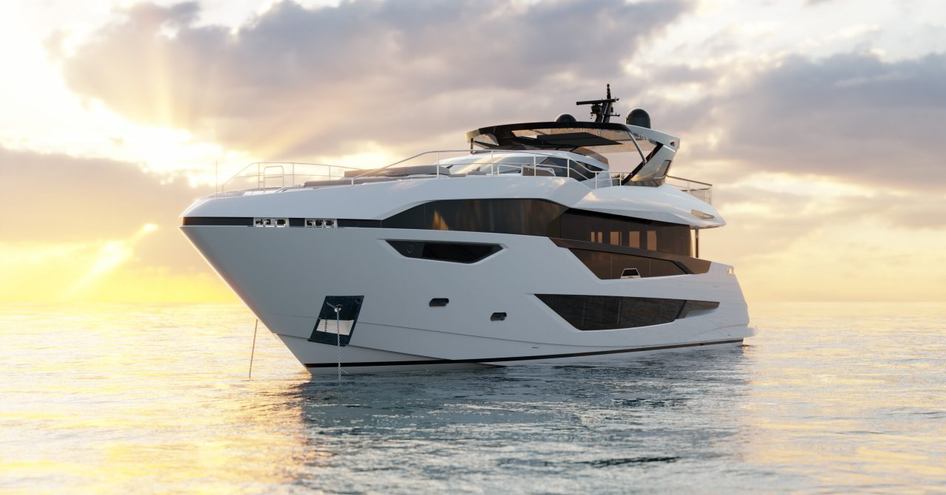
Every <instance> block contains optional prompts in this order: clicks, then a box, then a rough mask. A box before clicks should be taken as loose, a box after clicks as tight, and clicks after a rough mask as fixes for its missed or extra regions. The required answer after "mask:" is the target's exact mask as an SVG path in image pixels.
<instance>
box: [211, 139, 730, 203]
mask: <svg viewBox="0 0 946 495" xmlns="http://www.w3.org/2000/svg"><path fill="white" fill-rule="evenodd" d="M445 153H462V154H464V155H466V156H474V157H476V156H477V155H479V156H483V157H488V159H487V160H484V161H478V160H474V161H472V162H467V163H460V164H456V165H460V166H474V169H473V171H472V172H468V173H469V174H472V175H501V174H516V173H518V174H520V175H539V174H538V171H540V170H542V171H545V172H546V173H549V174H551V175H553V176H556V177H565V178H572V179H576V180H578V181H583V182H584V183H585V184H586V185H587V186H588V187H590V188H593V189H598V188H601V187H613V186H618V185H621V179H623V178H624V177H625V175H626V174H627V172H615V171H611V170H592V169H591V166H590V165H589V164H587V163H585V162H583V161H581V160H575V159H572V158H571V157H569V156H562V154H561V153H555V152H546V151H543V150H469V149H463V150H433V151H424V152H421V153H417V154H415V155H412V156H409V157H407V158H404V159H402V160H398V161H396V162H394V163H391V164H388V165H385V166H383V167H381V168H374V169H367V170H366V169H363V168H357V167H349V166H343V165H329V164H316V163H302V162H274V161H265V162H255V163H252V164H250V165H248V166H247V167H244V168H243V169H242V170H241V171H240V172H237V173H236V174H234V175H233V176H232V177H231V178H230V179H228V180H227V181H226V182H224V184H223V186H222V188H221V194H232V191H234V189H229V188H228V186H230V185H231V184H233V183H235V182H239V181H244V185H246V186H249V187H247V188H246V189H244V190H250V191H254V190H255V191H271V190H284V189H288V188H294V187H300V186H302V185H303V184H305V183H306V182H309V181H311V180H319V179H327V180H328V181H331V182H335V181H338V182H335V183H342V184H345V183H348V184H352V185H354V184H355V183H356V182H359V181H361V180H364V179H367V178H371V177H372V176H376V177H377V178H378V179H379V180H411V179H418V178H438V179H439V178H440V177H442V176H443V177H450V176H451V174H452V173H453V170H452V169H447V170H450V172H444V171H443V170H445V169H444V168H443V167H444V164H442V163H441V162H442V160H440V159H437V160H436V161H435V163H433V164H432V165H433V166H434V170H432V171H431V172H430V173H417V174H414V175H403V176H396V175H386V174H384V173H383V172H382V171H385V170H389V169H391V168H393V167H396V166H397V165H401V164H404V163H406V162H409V161H411V160H415V159H417V158H419V157H423V156H425V155H432V154H445ZM514 154H521V155H528V157H523V158H526V160H519V161H520V162H521V163H516V162H513V163H509V162H508V161H507V162H504V161H503V160H506V159H507V158H508V156H509V155H514ZM496 155H499V157H498V158H497V157H496ZM542 157H550V158H556V159H560V160H564V161H565V164H564V165H561V164H556V163H539V162H540V159H541V158H542ZM529 158H531V160H530V159H529ZM423 165H431V164H430V163H424V164H423ZM446 165H447V166H449V165H450V164H446ZM486 167H488V169H487V168H486ZM287 169H288V172H287ZM270 170H278V172H277V173H269V172H268V171H270ZM351 171H359V172H360V173H357V174H356V175H353V176H351V177H345V173H346V172H351ZM458 175H459V174H457V175H452V176H454V177H456V176H458ZM666 179H667V182H668V183H670V185H673V186H674V187H676V188H678V189H680V190H682V191H684V192H686V193H689V194H691V195H693V196H695V197H697V198H698V199H701V200H703V201H706V202H711V199H712V198H711V196H712V187H713V185H712V184H710V183H708V182H701V181H697V180H692V179H686V178H683V177H677V176H671V175H668V176H666ZM250 181H252V182H250ZM271 181H278V182H279V184H278V185H277V186H270V182H271ZM674 181H679V182H682V183H683V184H674V183H673V182H674ZM246 182H249V184H246ZM228 189H229V190H230V191H231V192H229V193H228V192H227V191H228Z"/></svg>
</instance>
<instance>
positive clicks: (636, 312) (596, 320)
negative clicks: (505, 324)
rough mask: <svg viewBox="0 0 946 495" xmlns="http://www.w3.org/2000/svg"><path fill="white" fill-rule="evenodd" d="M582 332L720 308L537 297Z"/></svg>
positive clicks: (662, 301)
mask: <svg viewBox="0 0 946 495" xmlns="http://www.w3.org/2000/svg"><path fill="white" fill-rule="evenodd" d="M536 297H538V298H539V299H540V300H541V301H542V302H544V303H545V304H547V305H548V306H549V307H550V308H552V310H553V311H555V312H556V313H558V315H559V316H561V317H562V318H563V319H564V320H565V321H567V322H568V323H570V324H571V325H572V326H573V327H575V328H577V329H578V330H615V329H619V328H634V327H645V326H649V325H660V324H662V323H670V322H672V321H674V320H676V319H678V318H685V317H686V316H687V315H688V314H691V313H694V312H697V311H709V310H712V309H715V308H717V307H719V303H718V302H715V301H687V300H685V299H661V298H654V297H620V296H585V295H570V294H536Z"/></svg>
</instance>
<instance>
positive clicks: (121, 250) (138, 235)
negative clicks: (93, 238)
mask: <svg viewBox="0 0 946 495" xmlns="http://www.w3.org/2000/svg"><path fill="white" fill-rule="evenodd" d="M156 230H158V226H157V225H155V224H153V223H146V224H144V225H142V226H141V228H140V229H138V231H137V232H135V234H134V235H133V236H131V237H130V238H128V239H123V240H113V241H107V242H106V243H105V244H102V247H101V248H99V251H98V255H97V256H96V258H95V262H94V263H93V264H92V266H91V267H90V268H89V270H88V271H87V272H86V273H85V275H83V276H82V277H81V278H80V279H79V280H77V281H76V283H75V284H74V285H73V286H72V287H71V288H70V289H69V291H68V292H67V297H73V296H75V295H76V294H78V293H80V292H82V291H84V290H87V289H88V288H90V287H91V286H93V285H94V284H95V283H96V282H97V281H99V280H100V279H101V278H102V277H104V276H105V275H107V274H109V273H110V272H112V271H114V270H115V269H117V268H118V267H120V266H121V265H122V264H124V263H125V262H127V261H128V260H129V259H131V258H132V256H133V255H134V247H135V244H137V243H138V242H139V241H140V240H141V239H143V238H144V237H145V236H147V235H148V234H151V233H153V232H155V231H156Z"/></svg>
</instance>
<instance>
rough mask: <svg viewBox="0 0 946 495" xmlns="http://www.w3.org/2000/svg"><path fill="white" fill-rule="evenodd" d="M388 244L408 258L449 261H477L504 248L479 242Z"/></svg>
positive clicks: (407, 242)
mask: <svg viewBox="0 0 946 495" xmlns="http://www.w3.org/2000/svg"><path fill="white" fill-rule="evenodd" d="M388 244H390V245H391V247H393V248H394V249H396V250H397V252H399V253H401V254H402V255H404V256H407V257H408V258H419V259H425V260H436V261H449V262H452V263H476V262H477V261H480V260H482V259H484V258H487V257H489V256H492V255H493V254H496V253H498V252H499V251H500V250H501V249H502V247H500V246H499V245H498V244H482V243H478V242H438V241H390V240H389V241H388Z"/></svg>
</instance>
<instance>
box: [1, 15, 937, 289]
mask: <svg viewBox="0 0 946 495" xmlns="http://www.w3.org/2000/svg"><path fill="white" fill-rule="evenodd" d="M0 62H2V64H3V77H0V201H2V203H0V204H2V208H0V303H4V302H40V303H65V302H80V303H81V302H89V301H109V302H145V301H147V302H218V301H234V300H235V296H233V295H232V292H231V291H230V290H229V289H228V288H227V287H226V286H225V284H224V283H223V282H221V281H220V280H219V279H218V278H217V276H216V275H215V274H214V273H213V272H212V270H211V269H210V268H209V267H208V266H207V264H206V263H205V262H204V260H203V259H201V257H200V256H199V254H197V252H196V251H195V250H194V249H193V248H192V247H191V246H190V245H189V243H188V242H187V240H186V239H185V238H184V236H183V235H182V234H181V233H180V232H179V230H178V226H179V225H180V219H179V217H178V215H179V214H180V212H181V211H183V210H184V208H186V207H187V205H188V204H189V203H190V202H191V201H193V200H194V199H196V198H197V197H200V196H203V195H206V194H209V193H212V192H213V190H214V187H215V183H216V182H218V181H222V180H225V178H226V177H228V176H229V175H232V174H233V173H235V172H236V171H238V170H239V169H240V168H241V167H242V166H243V165H245V164H247V163H249V162H252V161H254V160H261V159H267V160H295V161H315V162H323V163H339V164H346V165H353V166H373V165H381V164H384V163H387V162H390V161H393V160H395V159H397V158H398V157H400V156H407V155H411V154H414V153H416V152H419V151H423V150H425V149H436V148H440V149H443V148H457V147H462V146H464V145H465V144H466V143H465V141H464V137H463V134H464V132H465V131H467V130H470V129H473V128H476V127H481V126H484V125H489V124H496V123H504V122H515V121H535V120H546V119H552V118H554V117H555V116H556V115H558V114H560V113H563V112H570V113H574V114H576V115H578V116H579V117H585V116H584V115H582V113H581V112H582V110H581V109H579V108H577V107H575V106H574V102H575V101H576V100H578V99H588V98H597V97H600V96H601V94H602V92H603V88H604V85H605V84H606V83H610V84H611V87H612V90H613V92H614V94H615V96H618V97H620V98H621V101H620V102H618V104H617V105H618V108H617V111H618V112H619V113H622V114H626V113H627V112H628V111H629V110H630V109H631V108H634V107H641V108H645V109H647V110H648V112H649V113H650V115H651V118H652V121H653V124H654V127H655V128H658V129H661V130H664V131H667V132H669V133H671V134H674V135H677V136H680V137H681V141H682V145H681V149H680V152H679V153H678V155H677V158H676V160H675V162H674V166H673V170H672V173H673V174H674V175H677V176H684V177H690V178H693V179H697V180H703V181H707V182H712V183H713V184H714V186H715V187H714V193H713V194H714V196H713V202H714V205H715V206H716V207H717V208H718V209H719V211H720V212H721V213H722V215H723V216H724V217H725V218H726V220H727V221H728V225H727V226H726V227H723V228H721V229H716V230H711V231H705V232H703V234H702V235H701V255H702V257H704V258H708V259H712V260H715V261H720V262H724V263H727V264H732V265H735V267H736V273H737V274H738V275H739V278H740V281H741V283H742V285H743V288H744V290H745V292H746V296H747V298H748V299H749V301H750V303H752V302H756V301H904V302H906V301H940V302H941V301H946V7H944V6H943V4H942V2H941V1H938V0H900V1H887V2H884V1H845V0H798V1H756V2H747V1H730V0H692V1H686V0H671V1H659V2H657V1H641V2H625V1H622V0H599V1H591V2H588V1H554V0H552V1H534V0H531V1H511V2H498V1H490V0H468V1H462V0H450V1H423V2H420V1H410V0H398V1H388V2H385V1H350V2H337V1H336V2H331V1H329V2H311V1H273V0H259V1H255V0H237V1H231V0H208V1H202V2H201V1H198V2H167V1H106V0H100V1H83V2H75V1H68V0H34V1H22V2H15V1H14V2H9V1H8V2H3V3H0Z"/></svg>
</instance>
